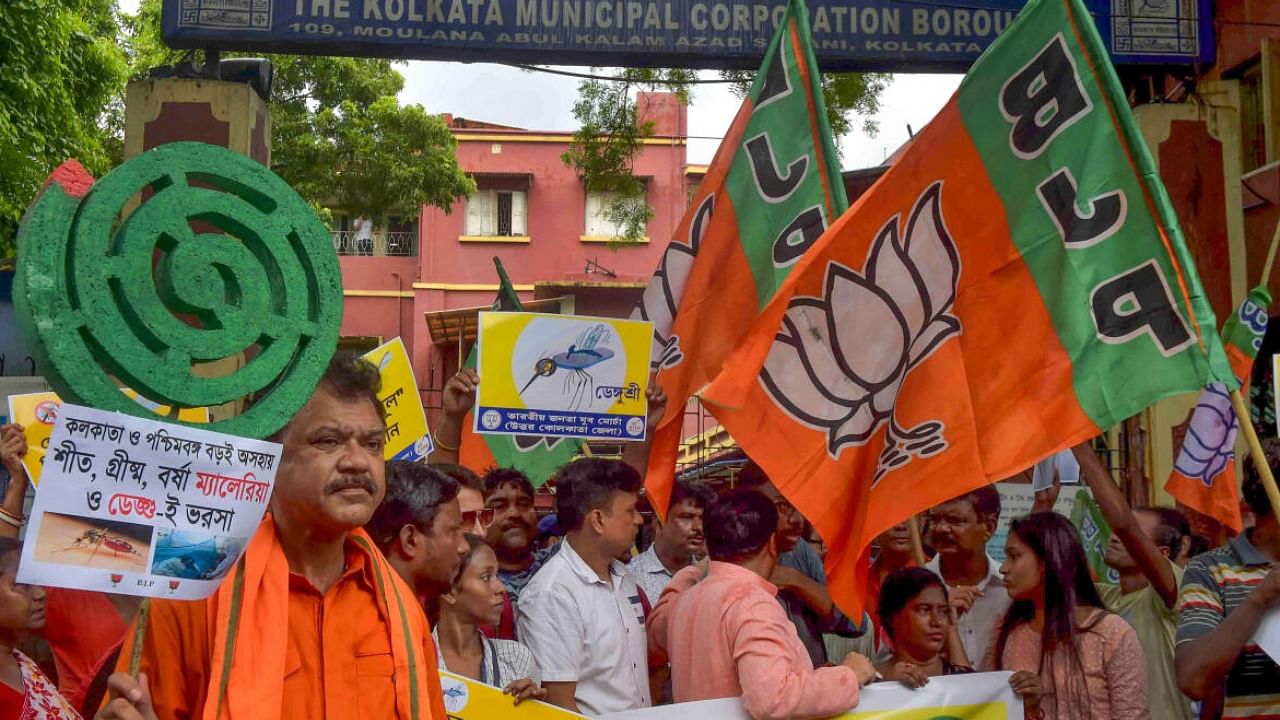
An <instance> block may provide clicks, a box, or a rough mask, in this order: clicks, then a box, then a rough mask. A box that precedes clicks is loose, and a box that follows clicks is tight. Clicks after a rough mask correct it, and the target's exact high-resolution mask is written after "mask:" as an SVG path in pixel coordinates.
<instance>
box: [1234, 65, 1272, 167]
mask: <svg viewBox="0 0 1280 720" xmlns="http://www.w3.org/2000/svg"><path fill="white" fill-rule="evenodd" d="M1265 102H1266V92H1265V91H1264V89H1263V84H1262V63H1261V62H1254V63H1252V64H1250V65H1249V66H1248V67H1246V68H1245V69H1244V70H1242V71H1241V73H1240V153H1241V158H1240V163H1241V166H1242V167H1241V168H1240V169H1241V170H1243V171H1244V172H1246V173H1247V172H1250V171H1252V170H1257V169H1258V168H1260V167H1262V166H1263V165H1266V164H1267V122H1266V107H1265Z"/></svg>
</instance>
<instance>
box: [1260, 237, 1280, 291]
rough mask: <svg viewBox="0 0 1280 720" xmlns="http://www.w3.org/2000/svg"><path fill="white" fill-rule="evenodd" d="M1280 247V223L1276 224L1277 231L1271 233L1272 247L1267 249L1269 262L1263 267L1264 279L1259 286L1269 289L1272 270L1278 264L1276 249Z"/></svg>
mask: <svg viewBox="0 0 1280 720" xmlns="http://www.w3.org/2000/svg"><path fill="white" fill-rule="evenodd" d="M1278 246H1280V222H1277V223H1276V229H1275V231H1274V232H1272V233H1271V247H1270V248H1268V249H1267V261H1266V263H1264V264H1263V266H1262V279H1261V280H1259V282H1258V284H1259V285H1262V286H1263V287H1267V286H1268V285H1270V282H1271V268H1272V266H1274V265H1275V262H1276V247H1278Z"/></svg>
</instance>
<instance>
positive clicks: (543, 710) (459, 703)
mask: <svg viewBox="0 0 1280 720" xmlns="http://www.w3.org/2000/svg"><path fill="white" fill-rule="evenodd" d="M440 685H441V687H442V688H443V689H444V709H445V710H446V711H447V712H448V713H449V717H450V718H451V719H452V720H494V719H495V718H504V720H505V718H514V720H568V719H569V718H584V717H586V716H585V715H579V714H578V713H575V712H569V711H568V710H564V709H562V708H558V707H556V706H555V705H548V704H546V703H542V702H537V701H536V700H525V701H524V702H522V703H520V704H519V705H514V704H513V703H514V698H512V697H511V696H510V695H505V694H503V692H502V690H500V689H499V688H496V687H493V686H492V685H485V684H484V683H482V682H477V681H475V680H472V679H471V678H465V677H462V676H461V675H455V674H454V673H451V672H444V671H441V672H440Z"/></svg>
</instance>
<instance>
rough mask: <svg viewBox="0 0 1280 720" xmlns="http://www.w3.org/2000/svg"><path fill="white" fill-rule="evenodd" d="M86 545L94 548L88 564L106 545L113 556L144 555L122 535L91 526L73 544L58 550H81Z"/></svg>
mask: <svg viewBox="0 0 1280 720" xmlns="http://www.w3.org/2000/svg"><path fill="white" fill-rule="evenodd" d="M86 547H92V548H93V552H92V553H90V554H89V562H88V563H86V564H91V563H92V562H93V558H94V557H95V556H96V555H97V554H98V551H99V550H101V549H102V548H104V547H105V548H106V549H108V550H110V551H111V554H112V556H113V557H120V556H121V555H137V556H138V557H142V553H140V552H138V551H137V550H136V549H135V548H134V547H133V543H131V542H129V541H128V540H125V539H124V538H122V537H119V536H116V535H112V534H111V533H110V532H108V531H107V530H106V529H105V528H90V529H88V530H85V531H84V532H83V533H80V536H79V537H77V538H76V539H75V540H73V541H72V543H71V545H69V546H67V547H65V548H62V549H61V550H59V551H57V552H69V551H71V550H81V549H83V548H86Z"/></svg>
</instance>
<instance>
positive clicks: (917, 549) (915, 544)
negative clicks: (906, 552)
mask: <svg viewBox="0 0 1280 720" xmlns="http://www.w3.org/2000/svg"><path fill="white" fill-rule="evenodd" d="M907 527H908V528H909V529H910V530H911V554H912V555H913V556H915V559H916V564H917V565H919V566H920V567H924V566H925V564H927V563H928V562H929V559H928V558H926V557H925V556H924V543H923V542H922V541H921V540H920V518H919V517H918V516H916V515H912V516H911V518H910V519H909V520H907Z"/></svg>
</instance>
